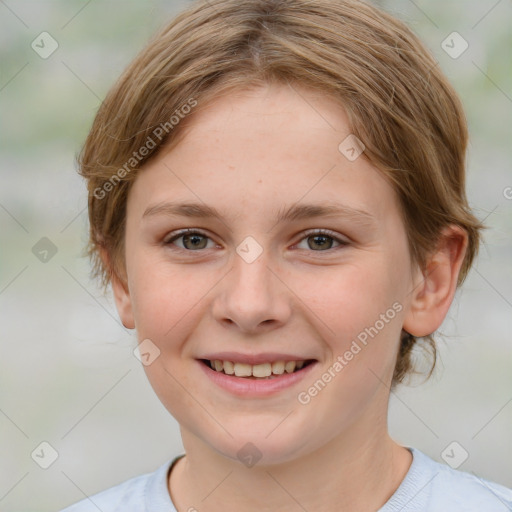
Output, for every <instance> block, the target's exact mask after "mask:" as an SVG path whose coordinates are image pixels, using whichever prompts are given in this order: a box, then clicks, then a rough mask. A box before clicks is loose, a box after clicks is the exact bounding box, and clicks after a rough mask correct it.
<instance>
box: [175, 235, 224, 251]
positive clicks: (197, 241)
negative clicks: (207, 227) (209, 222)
mask: <svg viewBox="0 0 512 512" xmlns="http://www.w3.org/2000/svg"><path fill="white" fill-rule="evenodd" d="M180 239H182V242H181V245H180V244H174V242H175V241H176V240H180ZM208 240H210V239H209V238H208V236H206V235H205V234H203V233H201V232H199V231H192V230H187V231H181V232H180V233H177V234H176V235H175V236H173V237H172V238H170V239H168V240H166V241H165V245H177V247H178V248H179V249H183V250H186V251H197V250H200V249H206V248H208V247H207V245H208ZM212 243H213V242H212ZM213 245H215V244H213ZM210 247H212V246H210Z"/></svg>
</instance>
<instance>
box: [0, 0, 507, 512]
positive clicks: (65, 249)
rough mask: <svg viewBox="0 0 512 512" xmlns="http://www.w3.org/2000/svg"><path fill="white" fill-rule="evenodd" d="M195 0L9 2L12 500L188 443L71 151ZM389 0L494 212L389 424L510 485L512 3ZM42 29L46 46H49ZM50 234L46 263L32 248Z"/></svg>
mask: <svg viewBox="0 0 512 512" xmlns="http://www.w3.org/2000/svg"><path fill="white" fill-rule="evenodd" d="M213 1H214V0H212V2H213ZM241 1H243V0H241ZM186 4H187V2H177V1H162V0H154V1H138V2H136V1H126V0H125V1H120V0H119V1H114V0H110V1H107V0H92V1H84V2H81V1H64V0H39V1H24V0H18V1H14V0H1V1H0V53H1V60H0V62H1V67H0V130H1V131H0V134H1V139H0V144H1V146H0V174H1V182H0V247H1V256H0V257H1V259H0V334H1V336H0V344H1V352H0V353H1V354H2V358H1V363H0V365H1V366H0V510H2V511H32V510H37V511H39V512H45V511H54V510H59V509H61V508H63V507H64V506H67V505H69V504H70V503H72V502H75V501H78V500H80V499H83V498H84V497H85V495H91V494H94V493H95V492H98V491H100V490H103V489H106V488H107V487H110V486H112V485H115V484H117V483H119V482H121V481H123V480H126V479H128V478H130V477H132V476H135V475H139V474H142V473H145V472H148V471H153V470H154V469H156V468H157V467H158V466H159V465H160V464H162V463H163V462H164V461H166V460H167V459H169V458H171V457H172V456H174V455H175V454H178V453H181V451H182V446H181V441H180V438H179V429H178V426H177V424H176V422H175V421H174V419H173V418H172V417H171V416H170V415H169V414H168V413H167V411H166V410H165V409H164V407H163V406H162V405H161V404H160V402H159V401H158V399H157V397H156V396H155V395H154V393H153V391H152V390H151V388H150V386H149V384H148V382H147V380H146V377H145V375H144V372H143V370H142V367H141V365H140V363H139V361H138V360H137V359H136V358H135V357H134V356H133V353H132V350H133V347H134V346H135V344H136V338H135V335H134V334H133V333H131V332H130V331H127V330H126V329H124V327H122V325H121V324H120V322H119V319H118V317H117V313H116V311H115V307H114V305H113V302H112V299H111V297H103V296H102V294H101V292H100V290H99V289H98V287H97V285H96V283H94V282H92V281H90V280H89V277H88V274H89V262H88V261H87V259H86V258H84V257H82V250H83V247H84V246H85V243H86V240H87V215H86V209H85V208H86V194H85V186H84V183H83V182H82V180H81V178H80V177H79V176H78V175H77V173H76V169H75V162H74V159H75V155H76V153H77V151H78V150H79V148H80V146H81V144H82V142H83V140H84V138H85V136H86V134H87V132H88V129H89V127H90V124H91V122H92V119H93V117H94V114H95V112H96V110H97V108H98V106H99V104H100V102H101V100H102V98H103V97H104V96H105V94H106V92H107V90H108V89H109V87H110V86H111V85H112V84H113V82H114V81H115V80H116V78H117V77H118V76H119V74H120V73H121V71H122V70H123V68H124V67H125V66H126V64H127V63H128V62H129V61H130V59H131V58H133V57H134V55H135V54H136V53H137V52H138V51H139V50H140V49H141V48H142V46H143V45H144V43H145V42H146V41H147V39H148V38H149V37H150V35H152V34H153V32H154V31H155V30H156V29H157V28H159V27H160V25H161V24H163V23H165V22H166V21H167V20H168V19H170V18H171V17H172V16H173V14H174V13H176V12H178V11H179V10H180V9H181V7H183V6H185V5H186ZM379 5H382V6H383V7H385V8H386V9H387V10H389V11H390V12H392V13H394V14H395V15H397V16H398V17H399V18H401V19H402V20H404V21H406V22H407V23H408V24H409V26H411V28H412V29H413V30H414V31H415V32H416V33H417V34H418V35H419V36H420V37H421V39H422V40H423V41H425V43H426V44H427V46H428V47H429V48H430V49H431V51H432V52H433V54H434V55H435V57H436V59H437V60H438V61H439V64H440V66H441V68H442V69H443V70H444V72H445V73H446V74H447V76H448V77H449V79H450V80H451V82H452V83H453V84H454V86H455V88H456V90H457V91H458V92H459V94H460V96H461V98H462V101H463V103H464V105H465V108H466V113H467V117H468V122H469V127H470V134H471V142H470V148H469V153H468V195H469V199H470V202H471V204H472V205H473V207H474V210H475V213H476V215H477V216H478V217H479V218H480V219H486V223H487V225H488V226H489V229H488V230H487V232H486V234H485V245H484V246H483V247H482V250H481V253H480V256H479V258H478V261H477V262H476V266H475V268H474V269H473V271H472V272H471V274H470V275H469V277H468V280H467V282H466V283H465V285H464V288H463V289H462V290H461V291H459V292H458V294H457V297H456V300H455V302H454V304H453V306H452V309H451V311H450V314H449V316H448V318H447V319H446V321H445V323H444V325H443V327H442V329H441V331H442V332H443V333H444V334H445V337H444V340H445V341H442V342H440V344H439V348H440V355H441V361H440V364H439V368H438V371H437V372H436V373H435V375H434V377H433V378H432V379H431V380H430V381H428V382H427V383H426V384H422V385H420V386H411V387H401V388H399V389H398V390H397V391H396V393H394V394H393V396H392V400H391V407H390V414H389V422H390V429H391V432H392V434H393V435H394V436H395V438H396V439H397V440H398V441H399V442H401V443H402V444H405V445H408V446H415V447H417V448H419V449H421V450H423V451H424V452H426V453H427V454H428V455H430V456H431V457H433V458H434V459H436V460H440V461H442V457H441V454H442V453H443V450H444V449H445V448H446V447H447V446H448V445H449V444H450V443H451V442H453V441H457V442H458V443H459V444H460V445H461V446H462V447H464V449H465V450H466V451H467V452H468V458H467V460H466V461H465V462H464V463H463V464H462V465H461V466H460V468H459V469H461V470H464V471H469V472H474V473H476V474H477V475H479V476H480V477H483V478H487V479H490V480H494V481H496V482H499V483H501V484H504V485H507V486H509V487H512V457H511V454H512V436H511V434H510V432H511V431H512V429H511V425H512V372H511V369H512V348H511V333H512V242H511V238H512V189H510V188H507V187H512V173H511V170H510V169H511V162H512V158H511V130H510V126H511V124H512V123H511V113H512V72H511V71H512V70H511V61H510V48H511V47H512V31H511V30H510V27H511V21H512V3H511V2H510V1H505V0H502V1H496V0H489V1H488V0H484V1H453V2H446V1H441V0H431V1H429V2H427V1H426V0H422V1H420V0H417V1H416V2H412V1H409V0H399V1H393V2H391V1H383V2H379ZM454 31H456V32H458V33H459V34H460V35H461V36H462V37H463V38H464V40H465V41H467V43H468V45H469V46H468V49H467V50H466V51H465V52H464V53H463V54H462V55H460V56H458V57H457V58H452V57H451V56H450V55H448V54H447V53H446V52H445V51H444V50H443V48H442V46H441V44H442V41H443V40H445V39H446V38H447V36H448V35H449V34H451V33H452V32H454ZM42 32H48V33H49V34H50V35H51V38H52V39H53V40H55V41H56V42H57V44H58V48H57V49H56V50H55V51H54V53H52V54H51V55H50V56H47V58H42V57H41V56H40V55H39V54H38V53H36V51H35V50H34V49H33V48H32V46H31V44H32V42H33V41H35V42H36V43H35V44H37V41H40V37H39V35H40V34H41V33H42ZM44 37H45V38H47V36H44ZM45 41H46V44H45V45H44V46H45V49H46V50H43V48H40V49H39V51H40V53H41V52H43V53H44V51H49V49H51V44H53V43H52V40H51V39H45ZM39 44H40V43H39ZM40 46H41V44H40ZM507 191H508V193H507ZM44 237H46V238H47V239H49V240H50V241H51V244H50V243H49V242H48V241H43V242H40V240H41V239H42V238H44ZM38 242H39V244H43V245H44V244H46V245H44V247H46V248H47V250H49V251H50V253H49V256H48V261H47V262H44V261H41V260H40V259H39V258H38V257H36V255H37V250H33V247H34V246H35V245H36V244H37V243H38ZM37 247H39V246H36V248H37ZM52 248H53V251H55V250H56V251H57V252H56V253H55V254H54V255H52V252H51V251H52ZM34 252H35V253H36V254H34ZM50 256H51V257H50ZM44 441H46V442H48V443H49V444H50V445H51V446H52V447H53V448H54V449H55V450H56V453H57V455H58V458H57V459H56V461H55V462H54V463H53V464H52V465H51V466H50V467H49V468H48V469H43V468H41V467H40V466H39V465H38V464H36V462H35V461H34V459H37V457H36V455H33V454H34V453H35V454H37V453H39V452H38V450H39V451H40V443H41V442H44ZM38 447H39V448H38ZM43 448H44V445H43ZM34 450H35V452H34ZM47 453H48V449H47ZM31 454H32V455H31Z"/></svg>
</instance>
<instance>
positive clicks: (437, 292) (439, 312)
mask: <svg viewBox="0 0 512 512" xmlns="http://www.w3.org/2000/svg"><path fill="white" fill-rule="evenodd" d="M467 244H468V235H467V233H466V231H465V230H464V229H462V228H460V227H458V226H455V225H450V226H447V227H446V228H445V229H443V231H442V232H441V235H440V237H439V241H438V244H437V247H436V249H435V251H434V252H433V253H432V254H431V255H430V257H429V258H428V261H427V264H426V268H425V269H424V270H423V271H421V272H418V273H417V278H416V279H415V280H414V289H413V291H412V292H411V295H412V298H411V302H410V306H409V309H408V311H407V314H406V316H405V320H404V325H403V329H404V330H405V331H407V332H408V333H409V334H412V335H413V336H416V337H422V336H428V335H430V334H432V333H433V332H434V331H436V329H438V328H439V327H440V325H441V324H442V323H443V320H444V318H445V317H446V314H447V313H448V309H449V308H450V305H451V303H452V301H453V297H454V295H455V291H456V289H457V279H458V276H459V271H460V268H461V266H462V262H463V261H464V255H465V254H466V248H467Z"/></svg>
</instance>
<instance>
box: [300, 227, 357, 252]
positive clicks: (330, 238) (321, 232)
mask: <svg viewBox="0 0 512 512" xmlns="http://www.w3.org/2000/svg"><path fill="white" fill-rule="evenodd" d="M305 235H306V236H305V237H304V238H302V239H301V242H302V241H304V240H305V241H306V243H307V247H299V249H312V250H313V251H314V252H326V251H329V250H331V249H333V247H332V246H333V242H334V243H337V244H338V246H341V247H342V246H345V245H348V242H346V241H345V240H341V239H340V238H338V237H337V236H336V234H335V233H333V232H332V231H329V230H328V229H317V230H312V231H308V232H306V233H305ZM298 245H299V244H298ZM334 249H336V247H334Z"/></svg>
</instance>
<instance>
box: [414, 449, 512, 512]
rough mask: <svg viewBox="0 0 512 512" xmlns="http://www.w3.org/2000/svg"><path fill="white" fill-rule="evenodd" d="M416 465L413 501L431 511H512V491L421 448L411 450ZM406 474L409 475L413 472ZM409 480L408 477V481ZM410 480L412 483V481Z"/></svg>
mask: <svg viewBox="0 0 512 512" xmlns="http://www.w3.org/2000/svg"><path fill="white" fill-rule="evenodd" d="M411 451H412V453H413V464H412V465H411V469H410V470H409V473H412V476H413V477H414V478H413V480H415V481H416V484H417V489H416V493H417V494H416V496H414V497H413V496H409V498H410V499H411V500H412V502H414V501H415V499H416V498H417V500H418V503H420V502H421V504H422V506H424V507H426V508H423V509H421V510H426V511H428V512H438V511H439V512H441V511H446V510H450V512H481V511H483V510H486V511H489V512H491V511H492V512H500V511H503V512H508V511H510V510H512V490H510V489H508V488H506V487H504V486H502V485H500V484H497V483H494V482H490V481H488V480H485V479H483V478H480V477H478V476H476V475H474V474H470V473H466V472H464V471H459V470H455V469H453V468H451V467H450V466H447V465H445V464H440V463H439V462H436V461H434V460H433V459H431V458H430V457H428V456H427V455H425V454H424V453H422V452H421V451H419V450H417V449H414V448H413V449H411ZM409 473H408V475H407V476H406V480H407V477H409V476H410V475H409ZM404 482H405V480H404ZM409 483H410V482H409Z"/></svg>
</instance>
